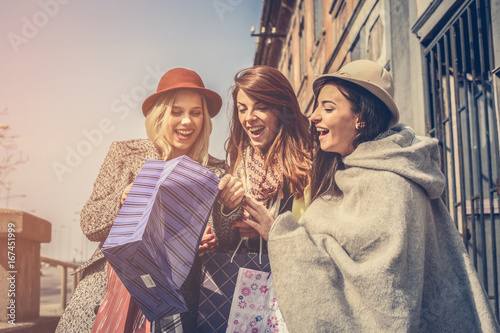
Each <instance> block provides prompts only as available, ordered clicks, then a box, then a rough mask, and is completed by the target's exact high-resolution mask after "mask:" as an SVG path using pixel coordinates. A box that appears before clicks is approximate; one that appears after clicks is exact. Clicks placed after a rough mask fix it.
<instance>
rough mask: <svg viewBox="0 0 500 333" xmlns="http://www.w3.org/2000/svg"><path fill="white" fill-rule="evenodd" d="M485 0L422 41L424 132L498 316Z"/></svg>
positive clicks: (494, 140)
mask: <svg viewBox="0 0 500 333" xmlns="http://www.w3.org/2000/svg"><path fill="white" fill-rule="evenodd" d="M490 12H491V11H490V8H489V1H488V0H469V1H464V3H463V4H462V5H461V6H460V8H458V9H457V11H456V12H455V13H454V14H453V15H452V16H451V18H450V19H449V20H448V21H447V22H444V24H443V25H442V26H441V31H440V32H439V33H437V34H436V36H435V37H434V39H433V40H432V41H431V42H430V43H429V44H428V45H427V46H426V49H425V51H424V55H425V59H426V62H427V79H428V81H427V83H428V97H429V98H428V100H429V107H428V108H427V114H426V125H427V132H428V134H429V135H430V136H433V137H436V138H437V139H438V140H439V143H440V148H441V166H442V169H443V172H444V173H445V175H446V177H447V190H446V192H445V194H444V195H443V200H444V201H445V203H446V204H447V206H448V208H449V210H450V213H451V215H452V217H453V219H454V221H455V223H456V226H457V228H458V230H459V231H460V233H461V234H462V237H463V240H464V243H465V245H466V248H467V250H468V252H469V255H470V257H471V259H472V262H473V263H474V266H475V268H476V270H477V271H478V273H479V277H480V279H481V282H482V283H483V286H484V288H485V289H486V291H487V293H488V295H489V297H490V301H491V305H492V307H493V309H494V311H495V314H496V316H497V318H499V311H500V306H499V301H500V300H499V279H498V267H499V264H500V261H499V255H498V251H499V247H500V230H499V229H500V226H499V225H498V224H499V223H500V216H499V187H498V182H499V180H498V178H499V177H500V176H499V169H500V159H499V155H500V154H499V135H498V130H499V129H498V127H497V119H496V114H495V109H494V107H495V106H494V95H493V93H494V91H493V78H492V73H491V72H492V47H491V41H490V36H491V32H490V31H489V30H490V26H491V25H490V22H489V20H490V17H489V15H490Z"/></svg>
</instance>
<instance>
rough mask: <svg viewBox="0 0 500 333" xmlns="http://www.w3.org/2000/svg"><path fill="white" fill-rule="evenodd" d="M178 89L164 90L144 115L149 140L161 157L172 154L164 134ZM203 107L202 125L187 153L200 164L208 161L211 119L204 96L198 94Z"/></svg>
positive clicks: (166, 157)
mask: <svg viewBox="0 0 500 333" xmlns="http://www.w3.org/2000/svg"><path fill="white" fill-rule="evenodd" d="M181 90H182V89H180V90H174V91H169V92H166V93H165V94H164V95H163V96H161V97H159V98H158V99H157V101H156V103H155V104H154V105H153V107H152V108H151V111H150V112H149V113H148V115H147V116H146V132H147V134H148V138H149V140H150V141H151V142H152V143H153V144H154V145H155V147H156V148H158V150H159V151H160V154H161V158H162V159H163V160H165V161H166V160H168V159H169V158H170V155H171V154H172V150H173V149H172V145H171V144H170V142H168V141H167V139H166V137H165V134H166V131H167V126H166V124H168V121H169V120H170V116H171V112H172V106H173V105H174V101H175V97H176V96H177V93H178V92H179V91H181ZM200 97H201V102H202V108H203V125H202V127H201V131H200V134H199V135H198V137H197V138H196V141H195V142H194V143H193V145H192V146H191V149H190V150H189V153H188V154H187V155H188V156H189V157H191V158H192V159H193V160H195V161H198V162H199V163H201V164H202V165H205V166H206V165H207V163H208V144H209V142H210V134H211V133H212V119H211V118H210V115H209V114H208V108H207V102H206V100H205V97H204V96H203V95H202V94H200Z"/></svg>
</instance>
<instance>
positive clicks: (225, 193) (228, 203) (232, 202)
mask: <svg viewBox="0 0 500 333" xmlns="http://www.w3.org/2000/svg"><path fill="white" fill-rule="evenodd" d="M219 190H221V192H220V193H219V198H220V200H221V201H222V203H223V204H224V210H225V211H226V212H230V211H232V210H234V209H235V208H236V207H237V206H238V205H239V204H240V202H241V199H242V198H243V196H244V195H245V189H244V188H243V184H242V183H241V181H240V180H239V179H238V178H236V177H234V176H233V175H230V174H227V175H225V176H224V177H222V179H221V180H220V182H219Z"/></svg>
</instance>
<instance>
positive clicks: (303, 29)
mask: <svg viewBox="0 0 500 333" xmlns="http://www.w3.org/2000/svg"><path fill="white" fill-rule="evenodd" d="M252 35H253V36H255V37H257V40H256V44H257V45H256V52H255V58H254V63H255V64H264V65H269V66H273V67H276V68H278V69H279V70H280V71H281V72H282V73H284V74H285V75H286V76H287V77H288V79H289V80H290V82H291V83H292V85H293V87H294V89H295V92H296V94H297V96H298V99H299V103H300V105H301V108H302V110H303V112H304V113H305V114H306V115H309V114H311V112H312V105H313V102H314V100H313V95H312V88H311V86H312V81H313V80H314V78H315V77H316V76H317V75H319V74H322V73H331V72H335V71H336V70H337V69H338V68H339V67H341V66H342V65H344V64H346V63H348V62H350V61H352V60H356V59H371V60H374V61H377V62H378V63H379V64H381V65H382V66H384V67H385V68H386V69H388V70H389V71H390V72H391V74H392V76H393V78H394V80H395V99H396V103H397V104H398V106H399V108H400V110H401V122H403V123H406V124H408V125H410V126H411V127H413V129H415V131H416V132H417V133H418V134H421V135H429V136H433V137H436V138H438V139H439V141H440V145H441V162H442V163H441V164H442V168H443V172H444V173H445V175H446V176H447V180H448V183H447V191H446V193H445V195H444V196H443V200H444V201H445V202H446V204H447V205H448V207H449V209H450V212H451V215H452V217H453V218H454V220H455V222H456V224H457V228H458V230H459V231H460V232H461V234H462V237H463V239H464V243H465V244H466V246H467V248H468V250H469V254H470V256H471V258H472V261H473V263H474V265H475V267H476V269H477V270H478V272H479V275H480V278H481V281H482V283H483V285H484V286H485V289H486V290H487V292H488V294H489V295H490V299H491V302H492V306H493V307H494V310H495V313H496V315H497V318H498V317H499V311H500V304H499V303H500V297H499V288H500V279H499V277H498V273H499V272H498V268H499V266H500V255H499V254H500V225H499V223H500V215H499V192H500V190H499V188H500V180H499V178H500V175H499V174H500V153H499V150H500V148H499V147H500V139H499V130H500V111H499V110H500V3H499V2H498V1H492V0H276V1H274V0H265V1H264V5H263V10H262V16H261V23H260V27H259V29H258V30H257V31H256V32H254V33H253V34H252Z"/></svg>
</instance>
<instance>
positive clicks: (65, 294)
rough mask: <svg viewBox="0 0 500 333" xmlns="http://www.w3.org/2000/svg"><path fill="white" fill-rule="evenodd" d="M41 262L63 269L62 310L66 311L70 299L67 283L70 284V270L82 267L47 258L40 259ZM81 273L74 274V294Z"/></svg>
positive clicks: (72, 287) (72, 286) (72, 288)
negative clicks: (67, 301)
mask: <svg viewBox="0 0 500 333" xmlns="http://www.w3.org/2000/svg"><path fill="white" fill-rule="evenodd" d="M40 261H41V262H44V263H47V264H49V265H53V266H59V267H61V308H62V309H64V308H65V307H66V300H67V297H68V290H67V285H68V284H67V283H68V268H72V269H73V271H74V270H75V269H77V268H78V267H80V266H79V265H77V264H73V263H69V262H64V261H60V260H55V259H51V258H46V257H40ZM80 278H81V276H80V273H77V274H74V275H73V276H72V279H73V281H72V284H71V292H72V293H73V292H74V291H75V289H76V286H77V284H78V282H79V281H80Z"/></svg>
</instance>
